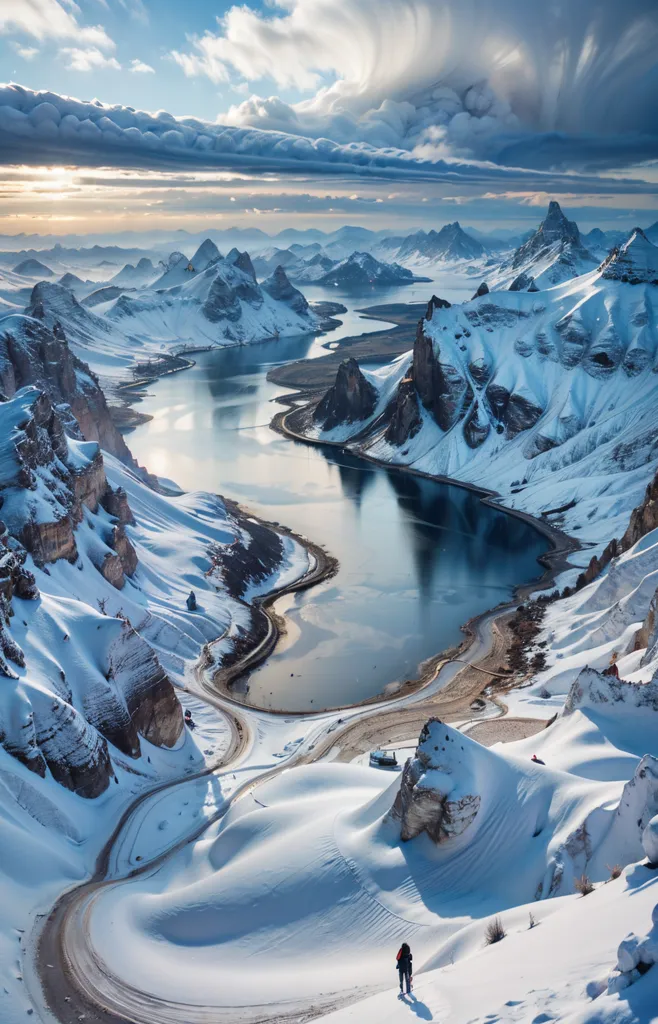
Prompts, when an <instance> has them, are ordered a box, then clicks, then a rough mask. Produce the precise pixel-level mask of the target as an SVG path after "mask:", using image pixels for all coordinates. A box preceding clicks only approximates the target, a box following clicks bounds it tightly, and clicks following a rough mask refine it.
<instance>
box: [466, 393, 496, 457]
mask: <svg viewBox="0 0 658 1024" xmlns="http://www.w3.org/2000/svg"><path fill="white" fill-rule="evenodd" d="M490 430H491V425H490V423H489V421H488V420H487V418H486V416H482V413H481V411H480V405H479V403H478V402H477V401H476V402H474V403H473V407H472V409H471V411H470V412H469V414H468V416H467V417H466V420H465V421H464V438H465V440H466V444H467V445H468V447H469V448H479V447H480V445H481V444H484V442H485V441H486V439H487V437H488V436H489V431H490Z"/></svg>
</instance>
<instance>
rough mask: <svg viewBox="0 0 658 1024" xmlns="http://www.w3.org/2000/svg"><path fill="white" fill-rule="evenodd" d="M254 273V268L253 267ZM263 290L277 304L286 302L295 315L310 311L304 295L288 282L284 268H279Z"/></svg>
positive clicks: (264, 284) (266, 282)
mask: <svg viewBox="0 0 658 1024" xmlns="http://www.w3.org/2000/svg"><path fill="white" fill-rule="evenodd" d="M252 272H253V267H252ZM263 290H264V291H266V292H267V294H268V295H271V297H272V298H273V299H275V300H276V301H277V302H285V303H286V305H288V306H290V308H291V309H292V310H294V312H295V313H300V314H304V313H306V312H307V311H308V308H309V307H308V302H307V301H306V298H305V296H304V295H302V293H301V292H300V291H299V290H298V289H297V288H295V287H294V285H292V284H291V283H290V281H289V280H288V275H287V274H286V272H285V270H284V269H283V267H281V266H278V267H277V268H276V270H275V271H274V273H273V274H272V276H271V277H268V278H267V280H266V281H263Z"/></svg>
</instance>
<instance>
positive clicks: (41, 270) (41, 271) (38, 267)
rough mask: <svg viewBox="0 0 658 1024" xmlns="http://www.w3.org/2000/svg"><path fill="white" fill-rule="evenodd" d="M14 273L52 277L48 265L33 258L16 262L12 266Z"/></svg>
mask: <svg viewBox="0 0 658 1024" xmlns="http://www.w3.org/2000/svg"><path fill="white" fill-rule="evenodd" d="M14 273H15V274H21V275H22V276H23V277H38V278H42V277H54V274H53V272H52V270H51V269H50V267H47V266H46V265H45V264H44V263H40V262H39V260H34V259H28V260H23V261H22V262H21V263H18V264H17V265H16V266H15V267H14Z"/></svg>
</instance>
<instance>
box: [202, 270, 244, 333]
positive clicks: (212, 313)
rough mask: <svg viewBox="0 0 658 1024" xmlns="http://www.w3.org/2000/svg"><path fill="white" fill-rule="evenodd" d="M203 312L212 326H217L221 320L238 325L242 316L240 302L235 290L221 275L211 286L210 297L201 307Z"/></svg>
mask: <svg viewBox="0 0 658 1024" xmlns="http://www.w3.org/2000/svg"><path fill="white" fill-rule="evenodd" d="M201 312H202V313H203V315H204V316H205V317H206V319H207V320H210V323H211V324H217V323H219V322H220V320H228V321H229V322H230V323H236V322H237V321H238V320H239V319H240V317H241V316H242V310H241V308H240V301H239V298H238V295H237V293H236V290H235V288H233V287H231V285H230V284H228V282H227V281H225V280H224V278H223V277H221V276H220V275H219V274H218V275H217V276H216V277H215V280H214V281H213V283H212V284H211V286H210V290H209V292H208V297H207V299H206V301H205V302H204V304H203V306H202V307H201Z"/></svg>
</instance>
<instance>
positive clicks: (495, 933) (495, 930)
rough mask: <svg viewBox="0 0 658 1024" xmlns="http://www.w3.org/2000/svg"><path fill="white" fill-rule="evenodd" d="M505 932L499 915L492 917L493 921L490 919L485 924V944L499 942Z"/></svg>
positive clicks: (490, 944) (489, 944)
mask: <svg viewBox="0 0 658 1024" xmlns="http://www.w3.org/2000/svg"><path fill="white" fill-rule="evenodd" d="M505 934H506V932H505V929H504V928H503V922H502V921H501V920H500V918H499V917H494V919H493V921H490V922H489V924H488V925H487V930H486V932H485V933H484V939H485V942H486V944H487V946H493V944H494V942H500V940H501V939H504V938H505Z"/></svg>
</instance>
